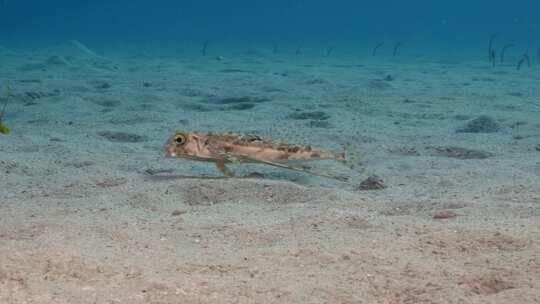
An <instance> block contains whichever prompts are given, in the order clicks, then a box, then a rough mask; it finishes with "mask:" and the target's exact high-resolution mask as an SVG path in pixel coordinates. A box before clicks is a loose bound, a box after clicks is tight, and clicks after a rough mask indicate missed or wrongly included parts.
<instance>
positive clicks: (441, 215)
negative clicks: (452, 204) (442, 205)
mask: <svg viewBox="0 0 540 304" xmlns="http://www.w3.org/2000/svg"><path fill="white" fill-rule="evenodd" d="M457 216H458V214H457V213H455V212H454V211H452V210H442V211H438V212H436V213H435V214H433V218H434V219H436V220H444V219H451V218H456V217H457Z"/></svg>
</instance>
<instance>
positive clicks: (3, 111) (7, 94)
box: [0, 85, 11, 122]
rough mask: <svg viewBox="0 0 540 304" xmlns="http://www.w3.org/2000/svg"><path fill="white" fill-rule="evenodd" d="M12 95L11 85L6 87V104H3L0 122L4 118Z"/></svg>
mask: <svg viewBox="0 0 540 304" xmlns="http://www.w3.org/2000/svg"><path fill="white" fill-rule="evenodd" d="M10 96H11V89H10V87H9V85H8V86H7V87H6V97H5V100H4V104H3V105H2V111H1V112H0V122H1V121H2V119H3V118H4V115H5V114H6V109H7V105H8V103H9V97H10Z"/></svg>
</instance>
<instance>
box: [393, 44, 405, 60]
mask: <svg viewBox="0 0 540 304" xmlns="http://www.w3.org/2000/svg"><path fill="white" fill-rule="evenodd" d="M402 44H403V43H401V42H398V43H396V45H394V53H393V54H392V56H393V57H396V55H397V53H398V50H399V47H401V45H402Z"/></svg>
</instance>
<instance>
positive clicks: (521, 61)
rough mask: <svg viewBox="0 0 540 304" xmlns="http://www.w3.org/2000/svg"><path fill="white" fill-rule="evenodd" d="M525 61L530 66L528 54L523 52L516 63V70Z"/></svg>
mask: <svg viewBox="0 0 540 304" xmlns="http://www.w3.org/2000/svg"><path fill="white" fill-rule="evenodd" d="M525 62H527V66H531V61H530V60H529V55H528V54H527V53H525V54H523V56H521V59H520V60H519V61H518V63H517V66H516V69H517V70H518V71H519V70H521V66H522V65H523V63H525Z"/></svg>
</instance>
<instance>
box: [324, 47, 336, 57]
mask: <svg viewBox="0 0 540 304" xmlns="http://www.w3.org/2000/svg"><path fill="white" fill-rule="evenodd" d="M333 50H334V48H328V49H327V50H326V57H330V55H331V54H332V51H333Z"/></svg>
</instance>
